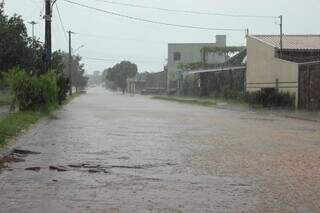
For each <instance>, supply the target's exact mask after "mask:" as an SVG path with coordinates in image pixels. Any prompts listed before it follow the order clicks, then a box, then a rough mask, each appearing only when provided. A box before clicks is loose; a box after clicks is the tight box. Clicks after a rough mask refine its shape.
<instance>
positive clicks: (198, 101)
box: [152, 96, 216, 106]
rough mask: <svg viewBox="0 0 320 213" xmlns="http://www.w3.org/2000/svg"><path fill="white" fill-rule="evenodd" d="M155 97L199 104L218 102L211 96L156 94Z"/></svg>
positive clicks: (206, 104)
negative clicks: (210, 97)
mask: <svg viewBox="0 0 320 213" xmlns="http://www.w3.org/2000/svg"><path fill="white" fill-rule="evenodd" d="M152 98H153V99H159V100H166V101H175V102H180V103H186V104H197V105H202V106H216V102H215V101H214V100H213V99H209V98H196V97H181V96H154V97H152Z"/></svg>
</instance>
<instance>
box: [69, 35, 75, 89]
mask: <svg viewBox="0 0 320 213" xmlns="http://www.w3.org/2000/svg"><path fill="white" fill-rule="evenodd" d="M73 33H74V32H72V31H70V30H69V31H68V34H69V66H68V68H69V73H68V74H69V83H70V88H69V95H72V47H71V35H72V34H73Z"/></svg>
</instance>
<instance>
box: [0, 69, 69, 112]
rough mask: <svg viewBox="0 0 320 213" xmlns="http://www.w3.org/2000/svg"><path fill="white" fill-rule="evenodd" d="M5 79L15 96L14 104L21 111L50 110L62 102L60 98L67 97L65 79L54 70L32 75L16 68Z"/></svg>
mask: <svg viewBox="0 0 320 213" xmlns="http://www.w3.org/2000/svg"><path fill="white" fill-rule="evenodd" d="M5 79H6V81H7V82H8V85H9V87H10V90H11V92H12V94H13V96H14V102H15V103H14V104H16V105H17V106H18V107H19V110H21V111H27V110H32V111H38V110H50V109H51V108H54V107H55V106H57V105H58V103H59V102H62V101H60V100H59V99H63V98H65V94H66V90H65V88H64V86H65V82H64V81H65V80H63V79H62V76H59V75H57V74H56V73H55V72H54V71H50V72H48V73H46V74H42V75H33V76H32V75H29V74H28V73H27V72H26V71H25V70H22V69H17V68H15V69H12V70H10V71H9V72H8V73H7V74H6V76H5ZM60 87H62V88H60ZM62 93H64V94H62Z"/></svg>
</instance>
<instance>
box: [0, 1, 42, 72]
mask: <svg viewBox="0 0 320 213" xmlns="http://www.w3.org/2000/svg"><path fill="white" fill-rule="evenodd" d="M3 7H4V3H0V72H4V71H7V70H9V69H11V68H13V67H15V66H19V67H21V68H24V69H26V70H28V71H30V72H32V71H36V70H39V69H41V58H42V45H41V44H40V42H39V41H37V40H34V39H32V38H29V37H28V34H27V28H26V26H25V24H24V22H23V19H22V18H21V16H18V15H13V16H12V17H8V16H7V15H6V14H5V12H4V10H3Z"/></svg>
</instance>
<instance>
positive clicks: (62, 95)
mask: <svg viewBox="0 0 320 213" xmlns="http://www.w3.org/2000/svg"><path fill="white" fill-rule="evenodd" d="M57 85H58V89H59V92H58V103H59V104H60V105H62V103H63V101H64V100H66V99H67V94H68V91H69V89H70V81H69V79H68V78H67V77H65V75H64V74H63V73H59V74H58V75H57Z"/></svg>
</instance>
